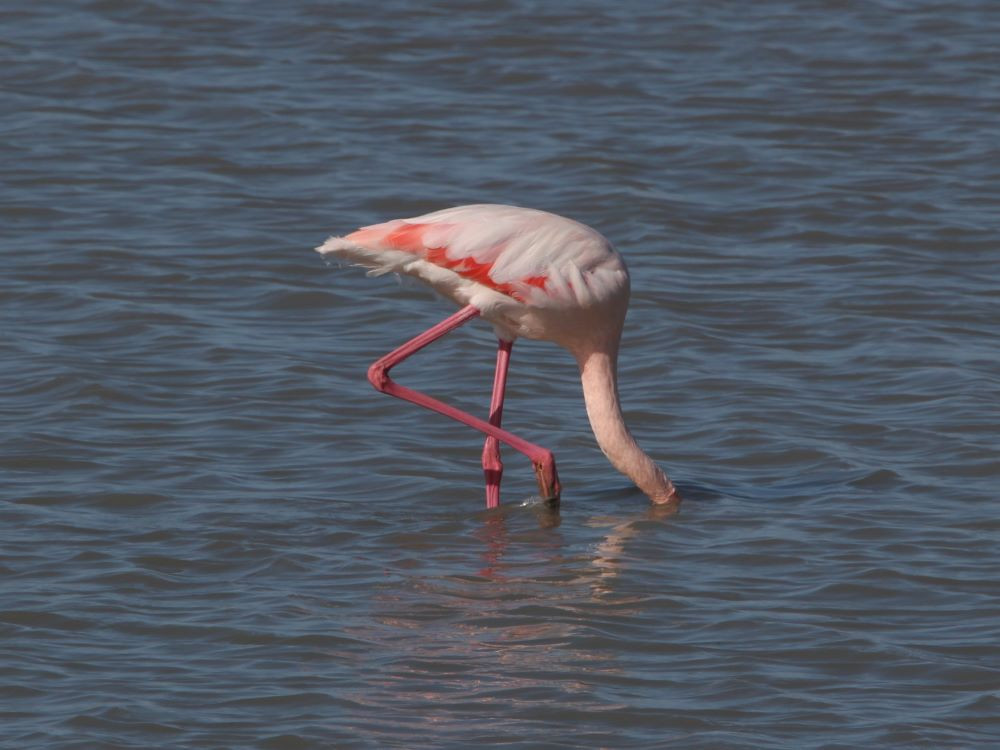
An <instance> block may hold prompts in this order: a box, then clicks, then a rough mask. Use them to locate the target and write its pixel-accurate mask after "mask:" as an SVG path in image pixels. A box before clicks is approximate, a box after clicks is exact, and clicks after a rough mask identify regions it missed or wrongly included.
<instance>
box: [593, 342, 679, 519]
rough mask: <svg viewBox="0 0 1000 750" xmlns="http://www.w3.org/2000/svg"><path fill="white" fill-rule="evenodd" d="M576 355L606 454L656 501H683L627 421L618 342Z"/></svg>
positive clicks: (596, 432) (623, 472) (613, 463)
mask: <svg viewBox="0 0 1000 750" xmlns="http://www.w3.org/2000/svg"><path fill="white" fill-rule="evenodd" d="M576 358H577V363H578V364H579V366H580V380H581V382H582V383H583V400H584V402H585V403H586V405H587V416H588V417H589V418H590V426H591V428H592V429H593V430H594V437H596V438H597V444H598V445H599V446H600V447H601V450H602V451H603V452H604V455H605V456H607V457H608V460H609V461H610V462H611V464H612V466H614V467H615V468H616V469H618V471H620V472H621V473H622V474H624V475H625V476H627V477H628V478H629V479H631V480H632V481H633V482H634V483H635V485H636V486H637V487H638V488H639V489H640V490H642V491H643V492H645V493H646V494H647V495H648V496H649V498H650V500H652V501H653V502H654V503H668V502H677V501H679V500H680V496H679V495H678V493H677V490H676V489H675V488H674V485H673V483H672V482H671V481H670V479H669V478H668V477H667V475H666V474H665V473H664V472H663V470H662V469H661V468H660V467H659V466H657V465H656V464H655V463H654V462H653V460H652V459H651V458H650V457H649V456H647V455H646V454H645V453H644V452H643V450H642V449H641V448H640V447H639V444H638V443H636V441H635V438H634V437H632V433H631V432H629V429H628V426H627V425H626V424H625V419H624V417H623V416H622V410H621V405H620V403H619V401H618V347H617V345H616V344H615V345H611V346H608V347H604V348H601V349H592V350H589V351H583V352H578V353H577V354H576Z"/></svg>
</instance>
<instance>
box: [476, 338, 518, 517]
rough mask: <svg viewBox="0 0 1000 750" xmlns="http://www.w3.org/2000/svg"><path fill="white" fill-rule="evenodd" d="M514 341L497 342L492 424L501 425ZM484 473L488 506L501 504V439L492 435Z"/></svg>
mask: <svg viewBox="0 0 1000 750" xmlns="http://www.w3.org/2000/svg"><path fill="white" fill-rule="evenodd" d="M513 345H514V342H513V341H504V340H503V339H500V340H499V341H498V342H497V371H496V375H494V376H493V398H492V400H491V401H490V424H491V425H495V426H497V427H499V426H500V418H501V417H502V416H503V397H504V391H505V389H506V388H507V368H508V367H509V366H510V349H511V347H512V346H513ZM483 474H485V475H486V507H487V508H496V507H499V505H500V479H501V477H503V462H502V461H501V460H500V441H498V440H497V439H496V438H495V437H493V436H492V435H490V436H488V437H487V438H486V443H485V444H484V445H483Z"/></svg>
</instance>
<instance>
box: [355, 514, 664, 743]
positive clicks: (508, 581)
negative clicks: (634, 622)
mask: <svg viewBox="0 0 1000 750" xmlns="http://www.w3.org/2000/svg"><path fill="white" fill-rule="evenodd" d="M525 510H526V508H525V506H520V507H518V506H503V507H501V508H499V509H497V510H496V511H491V512H489V513H488V514H487V515H486V516H485V517H484V518H483V519H482V522H481V526H479V527H478V528H477V529H476V530H475V531H474V532H473V538H474V539H475V540H476V541H477V542H478V546H477V547H476V550H475V555H474V558H475V560H476V563H475V564H474V565H475V566H477V568H478V569H477V573H476V574H475V575H441V576H428V575H416V576H414V577H412V578H407V579H402V580H399V579H397V580H396V581H394V582H392V583H390V584H387V585H386V586H385V587H383V589H382V590H380V591H379V592H377V593H376V596H375V597H374V599H373V601H372V605H373V611H372V612H371V615H370V621H369V622H368V623H367V625H366V627H365V633H364V637H365V639H366V640H367V641H368V642H369V643H371V644H372V645H373V652H374V658H373V659H372V662H371V669H372V674H371V675H370V676H369V677H368V678H367V679H366V680H365V685H366V691H365V693H364V694H358V695H353V696H351V698H352V700H353V701H355V702H356V703H358V704H360V705H361V706H363V707H364V711H362V712H361V713H364V714H365V715H371V711H370V709H371V708H376V709H381V711H380V716H381V719H380V722H379V724H378V725H377V726H372V727H369V730H370V731H374V732H385V733H391V734H397V733H400V732H407V731H413V730H415V729H417V728H419V727H427V726H429V725H432V726H433V727H434V729H435V731H447V730H448V729H449V728H454V729H455V730H456V731H458V729H459V725H460V724H461V723H462V722H463V721H464V719H465V717H464V712H465V711H466V710H468V707H469V706H472V705H475V706H478V710H480V711H481V710H482V708H483V706H488V705H490V703H496V704H497V705H500V704H502V705H503V706H505V707H506V708H507V709H510V708H511V707H514V708H515V709H516V708H517V707H518V706H521V707H522V708H523V709H524V710H525V711H528V710H530V711H538V710H544V709H545V708H546V707H551V708H552V709H553V710H556V709H558V708H560V707H561V708H565V706H567V705H573V706H575V707H576V708H577V709H579V710H583V711H598V710H600V711H607V710H608V709H609V708H614V707H615V706H614V705H612V704H611V703H609V701H608V700H607V696H606V695H604V696H601V695H599V691H595V690H594V686H595V684H602V683H604V684H607V683H610V684H618V683H619V682H620V681H621V680H622V679H624V676H625V674H626V671H627V670H626V668H625V666H624V665H623V664H622V663H621V662H620V657H621V655H620V653H619V651H618V650H617V649H615V648H614V646H613V639H612V640H608V641H607V646H606V647H605V646H603V645H602V644H603V643H604V642H605V640H606V638H607V636H606V635H605V629H606V628H608V627H615V625H614V622H615V621H618V620H620V619H621V618H626V619H632V618H635V617H638V616H641V614H642V606H643V605H642V601H641V599H640V600H635V599H632V598H631V597H625V599H624V600H623V599H622V598H620V597H613V596H611V594H613V582H614V580H615V579H616V578H617V577H618V576H620V575H621V574H622V573H623V572H624V571H625V569H626V564H625V558H626V557H627V554H626V547H627V545H628V542H629V540H630V539H633V538H634V537H636V536H637V535H639V534H641V533H642V532H643V529H644V527H646V528H647V529H648V526H646V524H647V522H648V521H649V520H663V519H665V518H667V517H669V515H671V512H666V511H665V510H664V509H650V510H647V511H644V512H642V513H641V514H631V515H630V516H628V517H626V518H614V517H609V516H595V517H594V518H592V519H590V520H589V521H587V522H586V526H588V527H591V528H606V529H607V531H606V533H604V535H603V536H602V537H601V538H600V540H599V541H598V542H597V544H596V546H595V547H593V548H592V550H593V552H592V554H589V555H586V556H579V555H575V554H574V552H573V550H572V549H568V543H567V541H566V539H565V538H564V536H563V535H562V534H561V533H560V532H559V531H558V530H557V528H558V522H557V521H558V513H557V512H555V511H552V510H546V511H545V513H544V514H543V515H541V516H538V517H537V519H534V520H532V522H531V523H527V521H528V517H527V516H528V514H527V513H525ZM527 510H529V512H533V513H536V515H537V513H538V509H537V508H533V507H528V508H527ZM574 546H575V545H574ZM482 563H485V564H484V565H482ZM480 565H481V567H478V566H480ZM389 708H391V709H392V711H391V712H389V711H388V710H387V709H389ZM404 708H405V713H404V712H403V711H401V709H404ZM390 713H391V716H390Z"/></svg>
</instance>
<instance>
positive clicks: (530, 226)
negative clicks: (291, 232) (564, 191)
mask: <svg viewBox="0 0 1000 750" xmlns="http://www.w3.org/2000/svg"><path fill="white" fill-rule="evenodd" d="M316 249H317V250H318V251H319V252H320V253H322V254H324V255H325V256H333V257H338V258H341V259H343V260H347V261H349V262H352V263H357V264H360V265H362V266H365V267H367V268H369V269H370V272H371V273H375V274H382V273H388V272H396V273H404V274H407V275H410V276H416V277H417V278H420V279H421V280H423V281H425V282H427V283H428V284H430V285H431V286H433V287H434V288H435V289H437V290H438V291H439V292H441V293H442V294H444V295H445V296H447V297H450V298H452V299H454V300H455V301H456V302H458V303H459V304H476V305H477V306H479V307H483V306H484V305H485V306H487V307H488V306H491V305H492V306H495V305H497V304H502V300H497V299H496V298H495V295H502V296H503V297H505V298H506V300H507V301H508V302H513V303H521V304H528V305H532V306H537V307H575V306H589V304H592V303H595V302H599V301H601V300H600V298H601V297H605V296H608V295H609V294H614V293H618V292H620V290H621V287H622V286H624V288H625V290H626V294H627V285H628V281H627V279H628V276H627V272H626V271H625V267H624V263H623V262H622V261H621V257H620V256H619V255H618V253H617V252H616V251H615V250H614V248H613V247H612V246H611V244H610V243H609V242H608V241H607V240H606V239H605V238H604V237H603V236H602V235H601V234H599V233H598V232H596V231H594V230H593V229H591V228H590V227H587V226H586V225H584V224H580V223H578V222H575V221H572V220H570V219H566V218H563V217H561V216H556V215H555V214H550V213H547V212H545V211H538V210H535V209H527V208H519V207H515V206H499V205H482V204H481V205H471V206H459V207H456V208H449V209H445V210H443V211H436V212H434V213H430V214H425V215H423V216H417V217H413V218H410V219H397V220H394V221H389V222H386V223H384V224H375V225H372V226H368V227H363V228H362V229H359V230H357V231H356V232H353V233H351V234H349V235H347V236H345V237H331V238H330V239H328V240H327V241H326V242H325V243H324V244H323V245H321V246H320V247H318V248H316ZM504 306H505V305H504Z"/></svg>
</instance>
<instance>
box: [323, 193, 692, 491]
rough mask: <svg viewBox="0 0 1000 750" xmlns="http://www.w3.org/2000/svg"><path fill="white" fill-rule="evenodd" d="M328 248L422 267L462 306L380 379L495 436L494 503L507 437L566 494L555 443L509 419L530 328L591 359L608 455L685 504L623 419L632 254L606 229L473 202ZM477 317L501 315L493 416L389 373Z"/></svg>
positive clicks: (489, 452) (377, 265)
mask: <svg viewBox="0 0 1000 750" xmlns="http://www.w3.org/2000/svg"><path fill="white" fill-rule="evenodd" d="M316 249H317V250H318V251H319V252H320V253H322V254H323V255H324V256H327V257H330V256H332V257H335V258H340V259H342V260H346V261H350V262H352V263H355V264H359V265H362V266H366V267H367V268H369V269H370V272H369V273H371V274H383V273H389V272H395V273H404V274H407V275H409V276H415V277H417V278H418V279H421V280H422V281H424V282H426V283H428V284H430V285H431V286H432V287H434V289H436V290H437V291H438V292H440V293H441V294H443V295H444V296H445V297H448V298H449V299H451V300H454V301H455V302H456V303H457V304H458V305H460V306H461V309H460V310H459V311H458V312H456V313H455V314H454V315H452V316H450V317H448V318H446V319H445V320H444V321H442V322H441V323H439V324H437V325H436V326H433V327H432V328H430V329H428V330H427V331H425V332H424V333H422V334H420V335H419V336H417V337H416V338H414V339H412V340H410V341H409V342H407V343H405V344H403V345H402V346H401V347H399V348H398V349H395V350H394V351H392V352H390V353H389V354H387V355H385V356H384V357H382V358H381V359H379V360H377V361H376V362H375V363H374V364H373V365H372V366H371V367H370V368H369V369H368V380H369V381H371V384H372V385H373V386H375V388H376V389H377V390H379V391H382V392H383V393H388V394H389V395H391V396H396V397H398V398H402V399H405V400H407V401H412V402H413V403H415V404H418V405H420V406H423V407H425V408H428V409H432V410H433V411H436V412H439V413H440V414H444V415H445V416H447V417H451V418H452V419H455V420H457V421H459V422H462V423H463V424H466V425H469V426H470V427H474V428H475V429H477V430H479V431H480V432H482V433H485V434H486V436H487V437H486V443H485V445H484V446H483V459H482V465H483V472H484V474H485V477H486V505H487V507H491V508H492V507H496V506H497V505H499V503H500V479H501V476H502V474H503V464H502V463H501V461H500V445H499V444H500V443H506V444H507V445H509V446H510V447H512V448H514V449H515V450H517V451H519V452H520V453H523V454H524V455H526V456H527V457H528V458H529V459H531V462H532V464H533V465H534V469H535V475H536V478H537V480H538V488H539V491H540V493H541V496H542V498H543V499H547V500H550V501H553V502H556V501H558V499H559V492H560V484H559V476H558V474H557V473H556V465H555V459H554V458H553V456H552V453H551V451H548V450H546V449H545V448H541V447H539V446H537V445H534V444H533V443H529V442H528V441H527V440H524V439H522V438H520V437H518V436H517V435H514V434H513V433H511V432H508V431H507V430H504V429H501V427H500V418H501V415H502V412H503V402H504V390H505V387H506V382H507V368H508V365H509V363H510V352H511V346H512V344H513V342H514V339H516V338H517V337H518V336H524V337H525V338H529V339H545V340H548V341H554V342H555V343H557V344H559V345H561V346H563V347H564V348H565V349H567V350H569V352H570V353H571V354H572V355H573V356H574V357H575V358H576V361H577V364H578V365H579V367H580V378H581V381H582V383H583V398H584V402H585V403H586V407H587V416H588V417H589V419H590V425H591V427H592V429H593V431H594V436H595V437H596V438H597V443H598V445H599V446H600V447H601V450H602V451H604V454H605V455H606V456H607V457H608V460H610V461H611V463H612V465H614V467H615V468H616V469H618V470H619V471H620V472H622V473H623V474H625V475H626V476H627V477H629V479H631V480H632V481H633V482H634V483H635V484H636V486H638V487H639V489H641V490H642V491H643V492H645V493H646V494H647V495H648V496H649V498H650V499H651V500H652V501H653V502H654V503H657V504H666V503H674V504H676V503H679V502H680V495H679V494H678V492H677V490H676V489H675V488H674V485H673V484H672V483H671V481H670V479H669V478H668V477H667V475H666V474H665V473H664V472H663V471H662V470H661V469H660V468H659V467H658V466H657V465H656V464H655V463H654V462H653V461H652V459H650V458H649V456H647V455H646V454H645V453H644V452H643V451H642V450H641V449H640V448H639V445H638V444H637V443H636V441H635V438H633V437H632V434H631V433H630V432H629V430H628V427H627V426H626V425H625V420H624V419H623V417H622V412H621V407H620V405H619V402H618V367H617V363H618V345H619V341H620V339H621V332H622V326H623V325H624V322H625V312H626V309H627V308H628V297H629V276H628V270H627V269H626V268H625V263H624V261H623V260H622V258H621V256H620V255H619V254H618V252H617V251H616V250H615V249H614V247H613V246H612V245H611V243H610V242H608V240H606V239H605V238H604V237H603V236H602V235H601V234H600V233H598V232H596V231H595V230H593V229H591V228H590V227H588V226H585V225H583V224H580V223H578V222H576V221H572V220H570V219H566V218H563V217H561V216H556V215H555V214H550V213H546V212H545V211H537V210H534V209H529V208H518V207H515V206H499V205H473V206H458V207H456V208H449V209H446V210H444V211H436V212H434V213H430V214H426V215H424V216H417V217H414V218H412V219H397V220H395V221H389V222H386V223H384V224H375V225H373V226H369V227H364V228H362V229H359V230H357V231H356V232H354V233H352V234H349V235H347V236H346V237H331V238H330V239H328V240H327V241H326V242H324V243H323V244H322V245H320V246H319V247H318V248H316ZM476 316H482V317H483V318H485V319H486V320H488V321H489V322H490V323H492V324H493V328H494V330H495V332H496V335H497V338H498V347H497V363H496V375H495V377H494V381H493V398H492V400H491V402H490V411H489V419H488V420H485V421H484V420H482V419H479V418H477V417H474V416H472V415H471V414H468V413H466V412H463V411H460V410H459V409H456V408H454V407H453V406H449V405H448V404H446V403H444V402H442V401H439V400H437V399H435V398H432V397H430V396H428V395H426V394H424V393H420V392H418V391H414V390H412V389H410V388H406V387H404V386H401V385H398V384H397V383H395V382H394V381H393V380H391V379H390V378H389V370H390V368H392V367H393V366H394V365H396V364H398V363H399V362H402V361H403V360H404V359H406V358H407V357H409V356H410V355H412V354H414V353H415V352H417V351H419V350H420V349H423V348H424V347H425V346H427V345H428V344H430V343H431V342H432V341H435V340H436V339H439V338H441V337H442V336H444V335H445V334H446V333H448V332H449V331H452V330H454V329H455V328H457V327H458V326H460V325H462V324H463V323H466V322H468V321H469V320H471V319H472V318H474V317H476Z"/></svg>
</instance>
